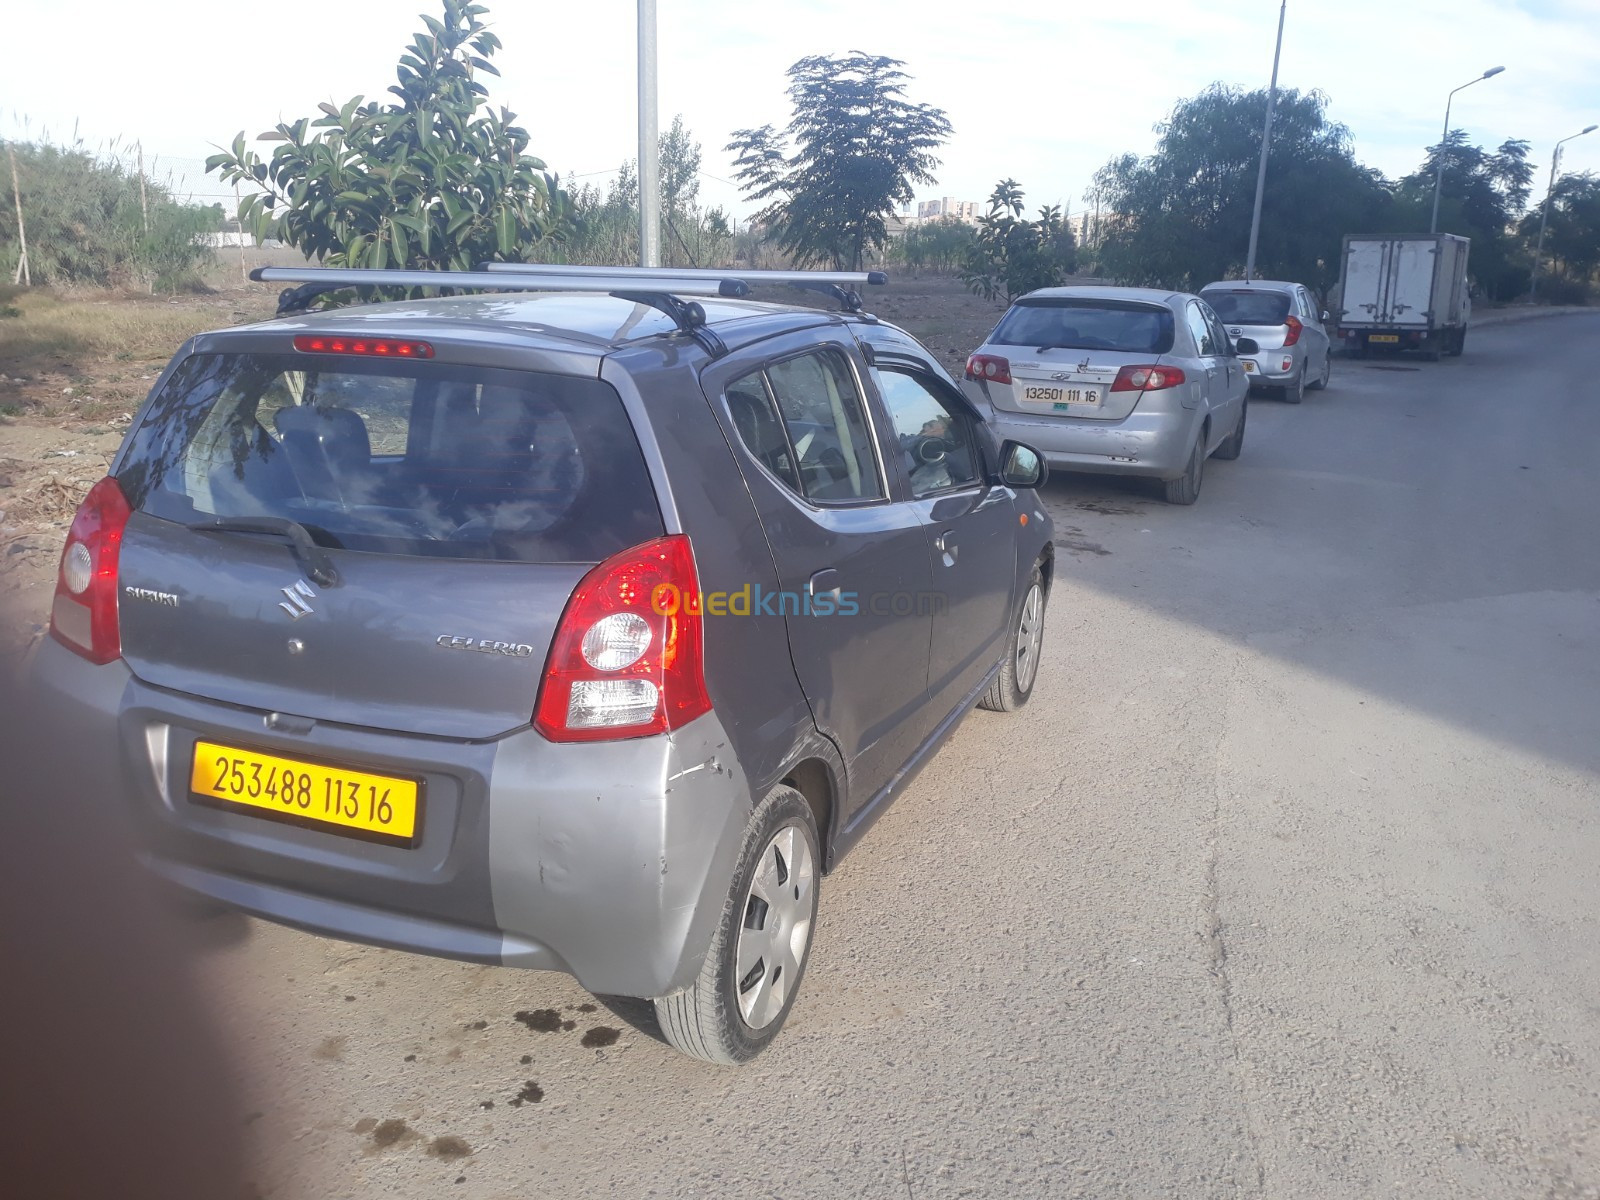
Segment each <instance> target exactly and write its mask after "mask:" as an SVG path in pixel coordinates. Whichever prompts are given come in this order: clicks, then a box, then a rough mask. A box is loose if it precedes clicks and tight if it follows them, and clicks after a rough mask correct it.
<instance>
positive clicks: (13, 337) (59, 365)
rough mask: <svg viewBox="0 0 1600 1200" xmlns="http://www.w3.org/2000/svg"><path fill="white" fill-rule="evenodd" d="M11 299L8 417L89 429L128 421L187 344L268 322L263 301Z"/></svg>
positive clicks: (42, 295)
mask: <svg viewBox="0 0 1600 1200" xmlns="http://www.w3.org/2000/svg"><path fill="white" fill-rule="evenodd" d="M265 291H266V289H262V293H263V294H258V293H244V294H238V293H235V294H230V295H226V296H219V295H206V296H176V297H163V296H148V295H138V294H131V295H130V294H122V293H106V292H95V293H84V294H72V293H59V292H52V291H47V290H44V289H37V290H33V291H26V292H20V293H16V294H13V295H12V296H10V297H9V298H8V299H7V300H6V303H5V306H4V308H5V310H7V311H14V312H15V315H6V316H0V376H4V377H5V378H4V380H3V381H0V415H16V414H17V413H20V412H27V413H30V414H32V415H39V416H52V417H53V416H71V417H74V418H76V419H79V420H83V421H89V422H94V421H103V420H107V419H114V418H115V417H117V416H118V415H120V414H121V413H125V412H129V411H130V410H131V409H133V408H134V407H136V406H137V405H138V403H139V401H140V400H141V399H142V398H143V397H144V395H145V393H146V392H147V391H148V390H149V387H150V384H151V382H152V380H153V379H154V378H155V376H156V375H157V374H159V372H160V370H161V368H162V366H164V365H165V364H166V362H167V360H168V359H169V358H171V357H172V352H173V351H174V350H176V349H177V348H178V346H179V345H180V344H181V343H182V342H183V341H184V340H185V339H187V338H189V337H192V336H193V335H194V334H196V333H200V332H203V331H204V330H207V329H215V328H217V327H218V326H220V325H230V324H236V323H238V322H239V321H241V320H249V319H254V318H257V317H263V316H267V315H269V314H270V312H271V308H270V301H269V300H268V299H267V297H266V295H265V294H264V293H265Z"/></svg>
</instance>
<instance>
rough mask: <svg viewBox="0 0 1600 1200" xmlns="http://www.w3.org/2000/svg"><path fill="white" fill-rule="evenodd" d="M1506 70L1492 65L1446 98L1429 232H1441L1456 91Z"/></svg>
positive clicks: (1452, 90)
mask: <svg viewBox="0 0 1600 1200" xmlns="http://www.w3.org/2000/svg"><path fill="white" fill-rule="evenodd" d="M1504 70H1505V68H1504V67H1490V68H1489V69H1488V70H1487V71H1485V72H1484V73H1483V74H1482V75H1479V76H1478V77H1477V78H1476V79H1469V80H1467V82H1466V83H1463V84H1462V85H1461V87H1458V88H1453V89H1451V92H1450V95H1449V96H1447V97H1446V98H1445V102H1444V136H1443V137H1441V138H1440V139H1439V166H1438V169H1437V170H1436V171H1435V172H1434V176H1433V219H1432V220H1431V221H1429V222H1428V232H1429V233H1438V232H1439V189H1440V188H1441V187H1443V186H1444V156H1445V143H1447V142H1448V141H1449V140H1450V104H1451V101H1453V100H1454V99H1455V98H1456V92H1459V91H1460V90H1461V88H1469V87H1471V86H1472V85H1473V84H1475V83H1482V82H1483V81H1484V80H1485V79H1492V78H1493V77H1494V76H1496V75H1498V74H1500V72H1501V71H1504Z"/></svg>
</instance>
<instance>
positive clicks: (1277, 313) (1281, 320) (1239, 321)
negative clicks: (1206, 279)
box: [1200, 288, 1289, 350]
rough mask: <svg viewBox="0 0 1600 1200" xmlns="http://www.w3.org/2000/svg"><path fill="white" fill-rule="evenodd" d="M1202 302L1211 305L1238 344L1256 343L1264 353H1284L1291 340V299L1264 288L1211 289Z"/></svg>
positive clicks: (1229, 334)
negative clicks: (1272, 351) (1289, 318)
mask: <svg viewBox="0 0 1600 1200" xmlns="http://www.w3.org/2000/svg"><path fill="white" fill-rule="evenodd" d="M1200 298H1201V299H1202V300H1204V301H1205V302H1206V303H1207V304H1209V305H1211V307H1212V309H1213V310H1214V311H1215V312H1216V314H1217V316H1218V317H1220V318H1221V319H1222V323H1223V325H1225V326H1226V327H1227V330H1228V336H1229V337H1230V338H1233V339H1234V340H1235V341H1237V340H1238V339H1239V338H1241V337H1247V338H1250V339H1252V340H1253V341H1254V342H1255V343H1256V345H1258V346H1260V347H1261V349H1263V350H1281V349H1283V343H1284V341H1285V340H1286V339H1287V338H1288V336H1289V325H1288V321H1287V318H1288V316H1289V297H1288V295H1286V294H1285V293H1283V292H1273V291H1267V290H1265V289H1262V288H1207V289H1206V290H1205V291H1203V292H1201V293H1200Z"/></svg>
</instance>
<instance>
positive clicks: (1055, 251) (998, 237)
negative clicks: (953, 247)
mask: <svg viewBox="0 0 1600 1200" xmlns="http://www.w3.org/2000/svg"><path fill="white" fill-rule="evenodd" d="M1022 213H1023V204H1022V188H1021V187H1020V186H1019V185H1018V183H1017V181H1016V180H1014V179H1002V180H1001V181H1000V182H999V183H997V184H996V185H995V189H994V191H993V192H991V193H990V195H989V210H988V211H987V212H986V213H984V214H983V216H981V217H979V218H978V232H977V235H976V237H974V239H973V243H972V246H971V247H970V248H969V249H968V251H967V258H966V263H965V265H964V267H963V269H962V271H961V281H962V282H963V283H965V284H966V285H967V287H968V289H970V290H971V291H973V292H974V293H976V294H978V295H980V296H982V297H983V298H984V299H986V300H994V299H996V298H998V297H1000V296H1004V297H1005V300H1006V303H1007V304H1009V303H1011V301H1012V300H1014V299H1015V298H1016V297H1018V296H1020V295H1022V294H1023V293H1025V292H1031V291H1033V290H1034V289H1035V288H1042V287H1055V286H1056V285H1057V284H1059V283H1060V282H1061V280H1062V278H1063V277H1064V276H1065V275H1067V274H1068V273H1070V272H1071V271H1072V269H1073V266H1074V265H1075V262H1074V260H1075V247H1074V246H1073V241H1072V230H1071V229H1069V228H1067V225H1066V222H1064V221H1063V220H1062V219H1061V209H1060V206H1058V205H1054V204H1052V205H1049V206H1047V207H1044V208H1041V209H1040V210H1039V217H1038V220H1035V221H1029V220H1027V219H1026V218H1025V217H1024V216H1023V215H1022Z"/></svg>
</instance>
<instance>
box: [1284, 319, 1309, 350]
mask: <svg viewBox="0 0 1600 1200" xmlns="http://www.w3.org/2000/svg"><path fill="white" fill-rule="evenodd" d="M1283 324H1284V328H1286V329H1287V330H1288V331H1289V332H1288V333H1286V334H1284V335H1283V344H1284V345H1285V346H1292V345H1294V344H1295V343H1296V342H1298V341H1299V340H1300V331H1301V330H1302V329H1304V328H1305V324H1304V322H1302V321H1301V320H1300V318H1299V317H1285V318H1284V319H1283Z"/></svg>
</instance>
